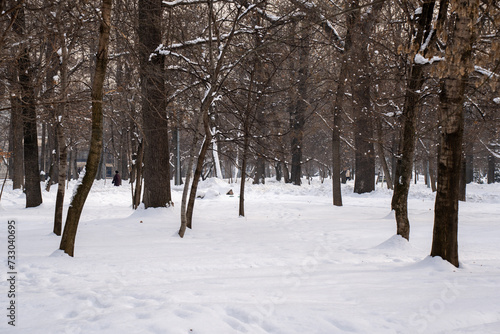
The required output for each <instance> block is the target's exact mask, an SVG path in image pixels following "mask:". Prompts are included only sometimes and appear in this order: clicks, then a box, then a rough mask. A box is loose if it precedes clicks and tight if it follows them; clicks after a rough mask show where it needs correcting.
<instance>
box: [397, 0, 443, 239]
mask: <svg viewBox="0 0 500 334" xmlns="http://www.w3.org/2000/svg"><path fill="white" fill-rule="evenodd" d="M434 3H435V1H434V0H431V1H426V2H425V3H424V4H423V7H422V14H421V15H420V16H419V17H417V33H416V37H415V39H414V41H413V48H414V49H416V50H420V48H421V46H422V44H423V43H425V42H426V40H427V37H428V35H429V32H430V31H431V29H430V27H431V23H432V15H433V11H434ZM424 51H426V50H424ZM411 62H412V63H411V67H410V73H409V78H408V83H407V89H406V95H405V103H404V106H403V115H402V117H403V133H402V137H401V142H400V145H399V147H400V148H399V154H397V157H398V159H397V161H396V173H395V175H394V193H393V196H392V203H391V206H392V210H394V213H395V216H396V233H397V234H398V235H400V236H402V237H403V238H405V239H407V240H410V221H409V219H408V192H409V190H410V184H411V174H412V170H413V156H414V153H415V133H416V124H417V108H418V102H419V99H420V93H419V91H420V89H421V88H422V85H423V83H424V81H425V77H424V65H423V64H421V63H416V62H415V61H414V59H411Z"/></svg>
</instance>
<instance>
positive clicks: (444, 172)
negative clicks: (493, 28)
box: [431, 0, 479, 267]
mask: <svg viewBox="0 0 500 334" xmlns="http://www.w3.org/2000/svg"><path fill="white" fill-rule="evenodd" d="M451 6H452V7H453V8H454V9H455V10H454V12H453V14H452V16H451V18H450V19H451V22H453V23H454V24H453V25H450V26H451V27H452V29H453V30H452V31H451V32H450V36H449V38H448V42H447V47H446V54H445V60H444V66H443V69H442V70H443V72H442V73H441V75H442V79H441V92H440V94H439V121H440V126H441V146H440V154H439V163H438V189H437V193H436V202H435V207H434V231H433V238H432V249H431V256H440V257H442V258H443V259H444V260H446V261H448V262H450V263H451V264H453V265H454V266H455V267H458V266H459V261H458V240H457V239H458V199H459V194H460V174H461V162H462V139H463V138H462V137H463V130H464V117H463V109H464V108H463V104H464V100H465V88H466V87H467V79H468V76H469V73H470V68H471V67H472V66H471V65H472V45H473V42H474V25H475V22H476V18H477V12H478V6H479V1H478V0H452V1H451Z"/></svg>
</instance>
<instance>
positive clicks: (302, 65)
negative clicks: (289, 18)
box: [290, 26, 310, 186]
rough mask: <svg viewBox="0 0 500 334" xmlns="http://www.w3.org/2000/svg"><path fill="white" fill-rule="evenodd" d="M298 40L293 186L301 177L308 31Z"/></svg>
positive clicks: (303, 30)
mask: <svg viewBox="0 0 500 334" xmlns="http://www.w3.org/2000/svg"><path fill="white" fill-rule="evenodd" d="M300 34H301V36H300V40H299V70H298V75H297V99H296V103H295V108H294V109H293V111H292V113H291V115H290V123H291V124H290V126H291V135H292V145H291V152H292V166H291V174H290V178H291V180H292V182H293V184H294V185H297V186H300V184H301V182H302V181H301V177H302V147H303V140H304V126H305V124H306V121H305V114H306V110H307V100H308V86H307V79H308V77H309V52H310V36H309V34H310V29H309V27H307V26H303V27H302V31H301V33H300Z"/></svg>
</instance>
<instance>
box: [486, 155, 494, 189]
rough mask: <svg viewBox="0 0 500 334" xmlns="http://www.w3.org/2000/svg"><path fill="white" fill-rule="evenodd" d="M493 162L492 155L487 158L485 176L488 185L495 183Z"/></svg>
mask: <svg viewBox="0 0 500 334" xmlns="http://www.w3.org/2000/svg"><path fill="white" fill-rule="evenodd" d="M495 160H496V159H495V157H494V156H493V155H490V156H488V173H487V176H486V178H487V182H488V184H492V183H495Z"/></svg>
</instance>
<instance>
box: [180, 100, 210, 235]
mask: <svg viewBox="0 0 500 334" xmlns="http://www.w3.org/2000/svg"><path fill="white" fill-rule="evenodd" d="M208 101H210V102H208ZM209 103H211V99H209V100H208V99H207V100H205V103H204V104H203V105H202V108H201V113H202V117H203V128H204V129H205V138H204V140H203V144H202V145H201V150H200V154H199V155H198V161H197V163H196V169H195V171H194V176H193V183H192V184H191V191H190V192H189V200H188V203H187V208H186V226H187V227H188V228H192V227H193V226H192V221H193V211H194V201H195V199H196V191H197V190H198V183H199V182H200V178H201V172H202V171H203V162H204V161H205V156H206V155H207V151H208V148H209V147H210V143H211V141H212V132H210V119H209V115H208V109H209ZM186 183H187V182H186Z"/></svg>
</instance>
